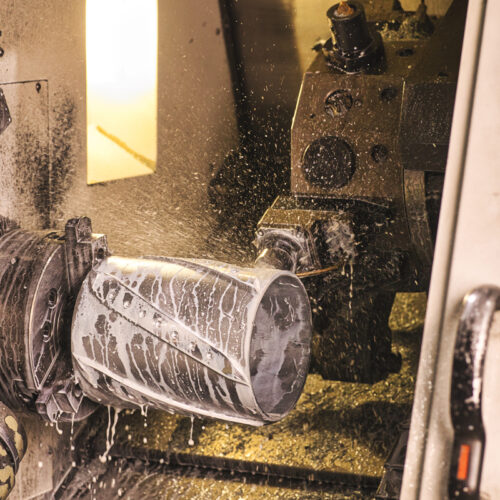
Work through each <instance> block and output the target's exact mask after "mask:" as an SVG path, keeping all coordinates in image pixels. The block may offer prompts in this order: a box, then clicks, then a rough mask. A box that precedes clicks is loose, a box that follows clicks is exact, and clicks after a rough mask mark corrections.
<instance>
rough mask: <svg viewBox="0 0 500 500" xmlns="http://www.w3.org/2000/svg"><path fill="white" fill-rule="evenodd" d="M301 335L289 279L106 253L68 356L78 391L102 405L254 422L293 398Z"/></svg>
mask: <svg viewBox="0 0 500 500" xmlns="http://www.w3.org/2000/svg"><path fill="white" fill-rule="evenodd" d="M310 339H311V312H310V307H309V301H308V298H307V295H306V291H305V288H304V287H303V285H302V284H301V282H300V281H299V279H298V278H297V277H295V276H294V275H293V274H291V273H288V272H285V271H278V270H276V269H267V268H257V269H245V268H239V267H235V266H228V265H226V264H221V263H218V262H213V261H206V260H185V259H173V258H166V257H164V258H145V259H124V258H121V257H109V258H108V259H106V260H104V261H103V262H102V263H101V264H100V265H99V267H97V268H95V269H93V270H92V271H91V272H90V274H89V276H88V277H87V279H86V280H85V282H84V285H83V287H82V290H81V291H80V294H79V297H78V300H77V305H76V307H75V314H74V319H73V325H72V354H73V359H74V362H75V367H76V372H77V378H78V380H79V382H80V384H81V386H82V389H83V391H84V393H85V394H86V395H87V396H89V397H90V398H91V399H93V400H94V401H97V402H101V403H102V404H108V405H112V406H115V407H118V408H124V407H125V408H127V407H128V408H130V407H132V408H137V407H144V406H150V407H152V408H161V409H163V410H166V411H170V412H173V411H175V412H176V413H182V414H185V415H199V416H203V417H208V418H219V419H224V420H229V421H233V422H240V423H245V424H252V425H262V424H263V423H265V422H271V421H276V420H279V419H280V418H282V417H283V416H284V415H286V414H287V413H288V411H289V410H290V409H291V408H292V407H293V406H294V404H295V402H296V401H297V399H298V397H299V395H300V392H301V390H302V387H303V384H304V380H305V377H306V374H307V368H308V365H309V352H310V350H309V344H310Z"/></svg>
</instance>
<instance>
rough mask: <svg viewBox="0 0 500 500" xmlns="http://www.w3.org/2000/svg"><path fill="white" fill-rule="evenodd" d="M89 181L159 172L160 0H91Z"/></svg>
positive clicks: (92, 182) (89, 26)
mask: <svg viewBox="0 0 500 500" xmlns="http://www.w3.org/2000/svg"><path fill="white" fill-rule="evenodd" d="M86 9H87V12H86V25H87V29H86V35H87V124H88V132H87V182H88V183H89V184H94V183H97V182H105V181H110V180H114V179H122V178H125V177H135V176H137V175H146V174H150V173H152V172H154V169H155V165H156V143H157V132H156V110H157V60H158V5H157V0H87V4H86Z"/></svg>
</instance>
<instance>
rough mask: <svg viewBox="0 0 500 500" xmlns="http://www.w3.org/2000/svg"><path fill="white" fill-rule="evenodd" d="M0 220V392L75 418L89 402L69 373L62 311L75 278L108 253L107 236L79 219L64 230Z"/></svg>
mask: <svg viewBox="0 0 500 500" xmlns="http://www.w3.org/2000/svg"><path fill="white" fill-rule="evenodd" d="M2 226H3V227H4V229H3V230H2V233H3V234H2V235H1V237H0V316H1V317H2V323H1V326H0V329H1V332H2V337H3V339H4V341H3V342H2V343H1V347H0V349H2V351H3V354H2V356H1V360H0V398H1V399H2V401H3V402H5V403H6V404H8V405H9V407H11V408H13V409H18V410H22V409H26V408H27V409H29V410H32V411H37V412H38V413H39V414H41V415H42V416H44V417H45V418H47V419H48V420H80V419H82V418H84V417H86V416H88V415H89V414H90V413H91V412H92V411H93V410H94V409H95V407H96V406H95V404H91V403H90V402H88V401H85V400H84V397H83V394H82V392H81V390H80V389H79V388H78V387H77V386H76V384H75V381H74V377H72V367H71V359H70V355H69V349H70V330H69V322H68V316H69V317H70V316H71V313H72V307H73V304H74V299H75V296H76V293H77V292H78V288H79V285H80V281H81V280H82V279H83V277H84V276H85V275H86V274H87V272H88V271H89V269H90V267H91V265H93V264H94V263H95V262H94V259H96V260H97V259H99V258H101V259H102V258H104V256H105V255H106V254H107V252H108V251H107V244H106V239H105V237H103V236H101V235H92V230H91V226H90V221H89V219H86V218H81V219H74V220H72V221H70V222H69V223H68V225H67V227H66V231H65V232H64V233H61V232H55V231H26V230H23V229H18V228H16V227H15V225H14V224H12V223H8V222H7V221H5V220H4V223H3V224H2Z"/></svg>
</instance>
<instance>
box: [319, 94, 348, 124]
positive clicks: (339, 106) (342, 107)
mask: <svg viewBox="0 0 500 500" xmlns="http://www.w3.org/2000/svg"><path fill="white" fill-rule="evenodd" d="M352 103H353V100H352V95H351V94H350V93H349V92H347V90H335V91H334V92H331V93H330V94H328V96H327V97H326V99H325V111H326V112H327V113H328V114H329V115H330V116H332V117H334V118H335V117H336V116H342V115H345V114H346V113H347V112H348V111H349V110H350V109H351V108H352Z"/></svg>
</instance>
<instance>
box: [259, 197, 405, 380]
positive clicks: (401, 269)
mask: <svg viewBox="0 0 500 500" xmlns="http://www.w3.org/2000/svg"><path fill="white" fill-rule="evenodd" d="M392 227H393V219H392V214H391V211H390V210H389V209H388V208H387V207H384V206H380V205H377V204H373V203H372V204H370V203H364V202H353V201H347V200H345V201H344V200H321V199H315V198H295V197H279V198H278V199H276V201H275V202H274V204H273V205H272V207H271V208H270V209H268V211H267V212H266V213H265V214H264V216H263V217H262V219H261V221H260V222H259V226H258V230H257V236H256V239H255V242H254V243H255V245H256V247H257V251H258V257H257V261H256V263H257V265H267V266H274V267H277V268H281V269H288V270H290V271H293V272H295V273H296V274H297V276H298V277H300V278H301V279H302V280H303V283H304V285H305V286H306V289H307V291H308V294H309V297H310V300H311V304H312V305H313V308H312V311H313V324H314V335H313V341H312V364H311V367H312V370H313V371H316V372H319V373H321V375H322V376H323V377H325V378H330V379H337V380H348V381H359V382H361V381H363V382H373V381H375V380H378V379H379V378H381V377H383V376H385V375H386V374H387V373H388V372H389V371H393V370H397V369H398V368H399V361H398V359H397V357H395V356H394V355H393V354H392V353H391V332H390V330H389V328H388V326H387V320H388V317H389V314H390V310H391V307H392V302H393V299H394V289H395V288H396V287H397V286H402V284H403V282H404V281H405V279H406V280H407V281H408V280H409V278H408V277H406V278H405V273H406V269H405V268H406V262H407V260H408V259H407V255H406V254H405V252H403V251H399V250H397V249H394V248H392V246H391V241H390V237H389V238H388V236H387V235H388V234H390V233H391V230H392ZM410 277H411V273H410Z"/></svg>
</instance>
